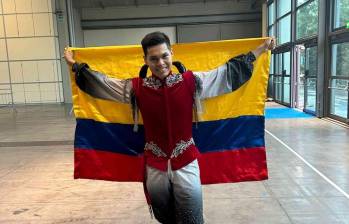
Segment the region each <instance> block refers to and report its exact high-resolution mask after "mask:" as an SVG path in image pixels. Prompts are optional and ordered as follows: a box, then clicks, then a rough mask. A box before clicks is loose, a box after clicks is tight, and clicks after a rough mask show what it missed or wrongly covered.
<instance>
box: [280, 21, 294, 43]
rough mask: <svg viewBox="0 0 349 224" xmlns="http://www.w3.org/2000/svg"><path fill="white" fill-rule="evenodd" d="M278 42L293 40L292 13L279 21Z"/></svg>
mask: <svg viewBox="0 0 349 224" xmlns="http://www.w3.org/2000/svg"><path fill="white" fill-rule="evenodd" d="M277 28H278V40H279V41H278V43H279V44H284V43H287V42H290V41H291V15H288V16H286V17H284V18H282V19H281V20H279V22H278V27H277Z"/></svg>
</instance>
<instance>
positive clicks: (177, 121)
mask: <svg viewBox="0 0 349 224" xmlns="http://www.w3.org/2000/svg"><path fill="white" fill-rule="evenodd" d="M132 86H133V89H134V91H135V96H136V101H137V105H138V107H139V109H140V112H141V114H142V117H143V123H144V129H145V141H146V144H145V148H144V155H145V160H146V163H147V164H148V165H149V166H151V167H154V168H156V169H159V170H163V171H166V170H167V166H168V161H170V163H171V167H172V170H177V169H180V168H182V167H183V166H185V165H187V164H189V163H190V162H192V161H193V160H195V159H196V158H197V157H198V156H199V151H198V149H197V148H196V146H195V144H194V140H193V137H192V120H193V102H194V98H193V96H194V91H195V80H194V76H193V73H192V72H191V71H187V72H185V73H183V75H182V74H170V75H168V76H167V77H166V78H165V79H164V80H160V79H158V78H157V77H155V76H151V77H147V78H144V79H142V78H134V79H132Z"/></svg>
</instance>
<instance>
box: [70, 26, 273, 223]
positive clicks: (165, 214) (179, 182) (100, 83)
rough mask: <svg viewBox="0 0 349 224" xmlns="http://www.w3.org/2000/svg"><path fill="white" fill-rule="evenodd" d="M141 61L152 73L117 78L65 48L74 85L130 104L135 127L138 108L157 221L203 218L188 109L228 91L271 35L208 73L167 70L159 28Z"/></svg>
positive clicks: (165, 42) (167, 53)
mask: <svg viewBox="0 0 349 224" xmlns="http://www.w3.org/2000/svg"><path fill="white" fill-rule="evenodd" d="M142 48H143V52H144V62H145V64H146V65H147V66H148V67H149V69H150V71H151V72H152V76H150V77H145V78H133V79H126V80H120V79H115V78H108V77H107V76H105V75H103V74H101V73H99V72H97V71H93V70H91V69H90V68H89V66H88V65H87V64H84V63H81V64H79V63H77V62H76V61H75V60H74V59H73V54H72V52H71V51H69V50H67V49H66V50H65V53H64V55H65V59H66V61H67V63H68V64H69V65H70V66H72V68H73V71H74V72H75V73H76V82H77V84H78V86H79V88H80V89H82V90H83V91H85V92H86V93H88V94H90V95H91V96H93V97H96V98H101V99H105V100H114V101H118V102H122V103H130V104H131V105H132V107H133V117H134V121H135V127H137V124H138V110H140V112H141V114H142V118H143V122H144V129H145V142H146V144H145V147H144V158H145V162H146V177H145V182H146V189H147V192H148V194H149V198H150V203H151V205H152V208H153V212H154V215H155V217H156V218H157V220H158V221H159V222H161V223H203V208H202V192H201V182H200V171H199V166H198V162H197V158H198V156H199V151H198V149H197V148H196V146H195V143H194V140H193V138H192V120H193V117H192V116H193V113H192V109H193V106H194V109H195V111H196V112H200V111H201V109H200V108H201V103H200V100H201V99H206V98H210V97H215V96H218V95H221V94H225V93H229V92H232V91H234V90H236V89H238V88H239V87H240V86H242V85H243V84H244V83H245V82H247V81H248V80H249V78H250V77H251V75H252V70H253V64H252V63H253V61H254V60H255V59H256V57H258V56H259V55H260V54H262V53H263V52H265V51H267V50H270V49H273V48H274V39H273V38H269V39H267V40H266V41H265V43H264V44H262V45H260V46H259V47H258V48H256V49H255V50H254V51H252V52H249V53H248V54H246V55H240V56H237V57H235V58H232V59H230V60H229V61H228V62H227V63H225V64H224V65H222V66H219V67H218V68H216V69H213V70H211V71H208V72H191V71H186V72H184V73H183V74H174V73H172V71H171V65H172V56H173V52H172V49H171V44H170V41H169V38H168V37H167V36H166V35H165V34H164V33H161V32H154V33H150V34H147V35H146V36H145V37H144V38H143V40H142Z"/></svg>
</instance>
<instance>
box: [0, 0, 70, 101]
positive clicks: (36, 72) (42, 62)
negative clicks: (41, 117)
mask: <svg viewBox="0 0 349 224" xmlns="http://www.w3.org/2000/svg"><path fill="white" fill-rule="evenodd" d="M1 6H2V7H1V8H2V9H1V10H0V22H1V23H0V72H1V73H0V89H1V88H10V89H12V93H13V100H14V103H16V104H19V103H47V102H62V101H63V96H62V81H61V71H60V67H61V66H60V57H59V49H58V39H57V36H58V34H57V29H56V27H57V26H56V17H55V15H54V4H52V1H51V0H1ZM0 93H1V92H0ZM7 103H9V102H8V98H7V99H6V98H0V104H7Z"/></svg>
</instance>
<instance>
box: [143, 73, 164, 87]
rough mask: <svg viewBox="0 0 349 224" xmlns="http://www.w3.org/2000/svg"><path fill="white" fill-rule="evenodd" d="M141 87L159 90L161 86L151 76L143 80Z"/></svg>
mask: <svg viewBox="0 0 349 224" xmlns="http://www.w3.org/2000/svg"><path fill="white" fill-rule="evenodd" d="M143 86H146V87H150V88H152V89H159V88H160V87H161V86H162V84H161V81H160V79H157V78H155V77H153V76H152V77H149V78H144V79H143Z"/></svg>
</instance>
